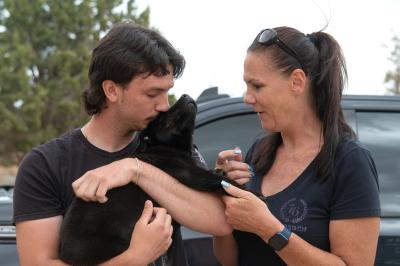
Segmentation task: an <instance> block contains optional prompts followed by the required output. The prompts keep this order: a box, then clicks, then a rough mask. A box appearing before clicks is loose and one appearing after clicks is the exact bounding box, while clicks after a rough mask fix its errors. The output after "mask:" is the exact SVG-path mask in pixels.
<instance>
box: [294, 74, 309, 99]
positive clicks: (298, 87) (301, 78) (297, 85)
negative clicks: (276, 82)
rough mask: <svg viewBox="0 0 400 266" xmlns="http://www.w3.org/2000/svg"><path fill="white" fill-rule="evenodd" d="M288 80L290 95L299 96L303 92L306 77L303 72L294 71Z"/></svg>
mask: <svg viewBox="0 0 400 266" xmlns="http://www.w3.org/2000/svg"><path fill="white" fill-rule="evenodd" d="M290 80H291V83H292V88H291V89H292V93H293V94H294V95H300V94H302V93H303V92H304V90H305V88H306V81H307V77H306V75H305V73H304V71H303V70H301V69H295V70H293V72H292V74H291V75H290Z"/></svg>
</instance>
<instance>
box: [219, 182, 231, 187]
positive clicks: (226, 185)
mask: <svg viewBox="0 0 400 266" xmlns="http://www.w3.org/2000/svg"><path fill="white" fill-rule="evenodd" d="M221 185H222V186H223V187H224V188H227V187H229V186H230V185H231V184H229V183H228V182H226V181H225V180H222V181H221Z"/></svg>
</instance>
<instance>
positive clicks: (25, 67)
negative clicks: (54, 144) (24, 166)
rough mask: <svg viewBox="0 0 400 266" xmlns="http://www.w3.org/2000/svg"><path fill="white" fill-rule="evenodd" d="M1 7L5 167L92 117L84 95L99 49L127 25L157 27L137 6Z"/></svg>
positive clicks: (26, 3)
mask: <svg viewBox="0 0 400 266" xmlns="http://www.w3.org/2000/svg"><path fill="white" fill-rule="evenodd" d="M122 2H123V1H122V0H74V1H72V0H0V124H1V127H0V164H8V163H16V162H18V161H19V160H20V159H21V157H22V156H23V155H24V154H25V153H26V152H27V151H29V150H30V149H31V148H32V147H33V146H35V145H38V144H40V143H43V142H45V141H47V140H49V139H50V138H53V137H55V136H57V135H60V134H62V133H63V132H66V131H68V130H70V129H72V128H75V127H79V126H80V125H82V123H84V122H85V121H86V120H87V119H88V118H87V116H86V115H85V114H84V112H83V108H81V102H80V94H81V91H82V89H83V88H84V87H85V86H86V85H87V82H88V79H87V70H88V67H89V59H90V55H91V49H92V48H93V47H94V46H95V45H96V44H97V42H98V40H99V38H101V37H102V36H103V35H104V33H105V32H107V31H108V30H109V29H110V28H111V26H112V25H113V24H114V23H116V22H119V21H122V20H127V19H129V20H132V21H135V22H136V23H139V24H141V25H144V26H148V25H149V12H150V10H149V8H147V9H146V10H144V11H143V12H142V13H141V14H136V13H137V9H136V7H135V1H134V0H130V1H128V2H127V3H126V5H123V6H122Z"/></svg>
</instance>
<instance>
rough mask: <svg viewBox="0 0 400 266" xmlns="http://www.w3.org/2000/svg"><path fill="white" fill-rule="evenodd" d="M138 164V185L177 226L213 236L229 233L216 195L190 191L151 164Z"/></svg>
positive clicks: (221, 204) (221, 205)
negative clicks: (169, 215) (166, 211)
mask: <svg viewBox="0 0 400 266" xmlns="http://www.w3.org/2000/svg"><path fill="white" fill-rule="evenodd" d="M140 164H141V167H140V173H139V176H140V178H139V180H138V185H139V186H140V187H141V188H142V189H143V190H144V191H145V192H146V193H147V194H149V195H150V196H151V197H152V198H153V199H154V200H156V201H157V202H158V203H159V204H160V205H161V206H162V207H164V208H166V209H167V210H168V212H169V213H170V214H171V215H172V217H173V218H174V219H175V220H176V221H178V222H179V223H180V224H182V225H185V226H187V227H189V228H191V229H193V230H196V231H200V232H204V233H208V234H212V235H227V234H229V233H230V232H231V231H232V228H231V226H230V225H228V224H227V222H226V220H225V214H224V210H225V206H224V204H223V202H222V200H221V199H220V197H219V196H218V195H216V194H213V193H209V192H201V191H197V190H194V189H191V188H189V187H186V186H185V185H183V184H181V183H180V182H179V181H177V180H176V179H174V178H172V177H171V176H169V175H168V174H166V173H165V172H163V171H161V170H160V169H158V168H156V167H154V166H152V165H150V164H147V163H145V162H141V163H140Z"/></svg>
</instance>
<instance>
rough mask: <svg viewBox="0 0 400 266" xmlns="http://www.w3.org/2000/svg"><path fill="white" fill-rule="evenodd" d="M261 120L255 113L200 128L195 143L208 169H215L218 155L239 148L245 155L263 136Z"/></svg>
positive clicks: (214, 122) (223, 119) (195, 135)
mask: <svg viewBox="0 0 400 266" xmlns="http://www.w3.org/2000/svg"><path fill="white" fill-rule="evenodd" d="M263 133H264V130H263V129H262V128H261V125H260V120H259V119H258V117H257V115H256V114H255V113H252V114H243V115H237V116H232V117H223V118H221V119H219V120H215V121H212V122H210V123H207V124H205V125H202V126H200V127H198V128H197V129H196V131H195V134H194V142H195V144H196V145H197V146H198V148H199V151H200V152H201V154H202V155H203V156H204V158H205V159H206V162H207V164H208V167H210V168H214V165H215V160H216V158H217V156H218V153H219V152H220V151H222V150H228V149H233V148H235V147H236V146H239V147H240V148H241V149H242V153H243V155H245V154H246V152H247V151H248V149H249V148H250V145H251V144H252V143H253V142H254V141H255V140H256V138H257V137H260V136H262V134H263Z"/></svg>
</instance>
